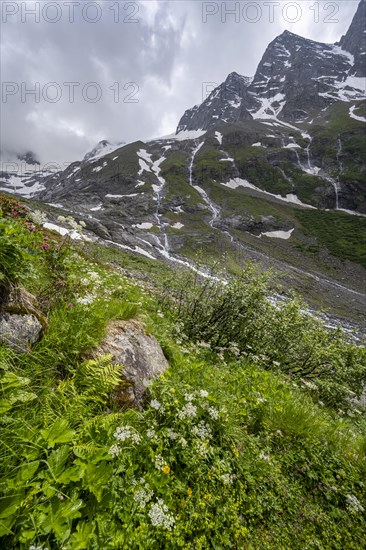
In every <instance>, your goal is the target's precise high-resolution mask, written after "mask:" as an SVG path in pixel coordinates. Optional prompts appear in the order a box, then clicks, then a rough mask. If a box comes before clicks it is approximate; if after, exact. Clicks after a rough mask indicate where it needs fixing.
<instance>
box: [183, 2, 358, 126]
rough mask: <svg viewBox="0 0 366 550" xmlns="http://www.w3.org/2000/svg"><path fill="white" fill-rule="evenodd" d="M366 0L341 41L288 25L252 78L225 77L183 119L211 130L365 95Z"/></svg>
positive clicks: (291, 116)
mask: <svg viewBox="0 0 366 550" xmlns="http://www.w3.org/2000/svg"><path fill="white" fill-rule="evenodd" d="M365 5H366V2H365V0H361V2H360V4H359V6H358V9H357V12H356V14H355V16H354V18H353V21H352V23H351V25H350V28H349V29H348V31H347V33H346V34H345V35H344V36H343V37H342V39H341V41H340V42H339V43H336V44H326V43H322V42H316V41H314V40H310V39H307V38H304V37H302V36H299V35H297V34H294V33H292V32H290V31H288V30H285V31H283V32H282V33H281V34H280V35H278V36H277V37H276V38H275V39H274V40H272V42H271V43H270V44H269V45H268V46H267V48H266V50H265V52H264V54H263V57H262V59H261V61H260V62H259V64H258V67H257V70H256V73H255V75H254V78H253V79H250V78H249V77H245V76H241V75H240V74H238V73H237V72H231V73H230V74H229V75H228V77H227V78H226V80H225V81H224V82H223V83H222V84H221V85H220V86H218V87H217V88H215V90H213V92H212V93H211V94H210V96H209V97H208V98H207V99H205V100H204V101H203V103H202V104H201V105H196V106H195V107H194V108H193V109H188V110H187V111H186V112H185V113H184V115H183V117H182V119H181V120H180V122H179V124H178V128H177V131H178V132H179V131H181V130H198V129H203V130H208V129H210V128H213V127H217V126H222V125H223V124H236V123H238V122H241V121H245V120H248V119H251V118H254V119H257V118H262V119H263V118H280V119H283V120H287V121H290V122H305V121H307V120H311V119H313V118H314V116H315V115H316V114H317V113H319V112H321V111H322V109H324V108H326V107H328V106H329V105H330V104H332V103H333V102H334V101H339V100H341V101H354V100H358V99H363V97H364V92H363V83H362V82H361V81H360V80H361V79H360V78H359V77H363V76H365V74H366V73H365V57H364V56H365V51H366V48H365V38H366V34H365V30H364V28H363V26H364V21H365Z"/></svg>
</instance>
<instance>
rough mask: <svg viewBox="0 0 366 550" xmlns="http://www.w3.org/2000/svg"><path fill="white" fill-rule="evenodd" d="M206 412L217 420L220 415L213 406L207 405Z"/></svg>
mask: <svg viewBox="0 0 366 550" xmlns="http://www.w3.org/2000/svg"><path fill="white" fill-rule="evenodd" d="M207 411H208V414H209V415H210V416H211V418H213V419H214V420H218V419H219V417H220V413H219V411H218V410H217V409H216V408H215V407H209V408H208V409H207Z"/></svg>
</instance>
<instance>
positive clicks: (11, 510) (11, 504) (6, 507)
mask: <svg viewBox="0 0 366 550" xmlns="http://www.w3.org/2000/svg"><path fill="white" fill-rule="evenodd" d="M22 498H23V497H22V495H20V494H18V495H11V496H9V497H5V498H3V499H1V500H0V518H2V519H3V518H8V517H10V516H12V515H14V514H15V512H16V511H17V510H18V508H19V507H20V503H21V502H22Z"/></svg>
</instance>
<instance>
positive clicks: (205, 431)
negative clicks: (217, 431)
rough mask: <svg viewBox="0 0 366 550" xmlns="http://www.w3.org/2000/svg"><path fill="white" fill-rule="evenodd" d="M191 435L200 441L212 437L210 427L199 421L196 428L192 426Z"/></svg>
mask: <svg viewBox="0 0 366 550" xmlns="http://www.w3.org/2000/svg"><path fill="white" fill-rule="evenodd" d="M192 433H193V434H194V435H196V436H197V437H199V438H200V439H202V440H204V439H210V438H211V437H212V432H211V429H210V426H208V424H205V422H203V420H201V422H199V424H198V425H197V426H193V428H192Z"/></svg>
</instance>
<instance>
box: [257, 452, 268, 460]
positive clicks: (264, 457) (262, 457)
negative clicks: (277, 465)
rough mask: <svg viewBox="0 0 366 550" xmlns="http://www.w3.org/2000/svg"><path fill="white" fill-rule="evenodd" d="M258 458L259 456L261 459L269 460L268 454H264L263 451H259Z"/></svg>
mask: <svg viewBox="0 0 366 550" xmlns="http://www.w3.org/2000/svg"><path fill="white" fill-rule="evenodd" d="M259 458H261V459H262V460H268V461H269V460H270V458H269V455H266V454H265V453H261V454H260V455H259Z"/></svg>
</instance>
